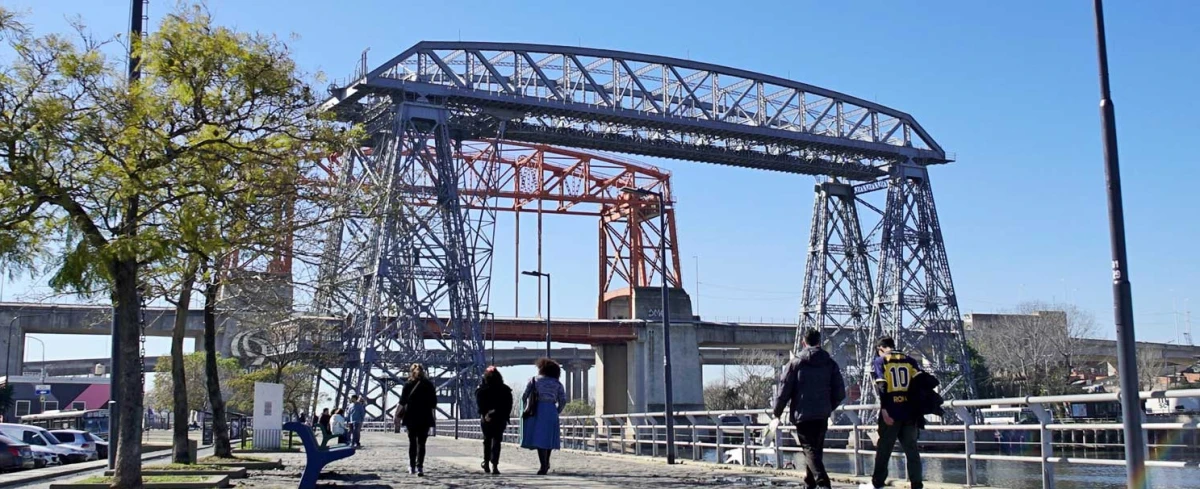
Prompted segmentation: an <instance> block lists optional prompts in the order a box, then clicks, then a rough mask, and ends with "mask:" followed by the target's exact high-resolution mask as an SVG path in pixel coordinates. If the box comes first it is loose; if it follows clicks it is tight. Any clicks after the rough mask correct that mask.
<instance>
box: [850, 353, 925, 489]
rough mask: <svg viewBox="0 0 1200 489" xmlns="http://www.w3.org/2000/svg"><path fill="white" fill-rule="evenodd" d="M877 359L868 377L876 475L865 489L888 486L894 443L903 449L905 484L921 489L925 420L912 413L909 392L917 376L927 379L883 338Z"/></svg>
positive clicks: (918, 368)
mask: <svg viewBox="0 0 1200 489" xmlns="http://www.w3.org/2000/svg"><path fill="white" fill-rule="evenodd" d="M875 352H876V353H877V354H878V356H877V357H876V358H875V361H874V362H873V363H872V368H871V376H872V377H874V378H875V388H876V391H877V392H878V394H879V404H880V408H879V441H878V443H876V447H875V473H874V474H873V475H872V476H871V485H867V484H863V485H861V486H859V487H861V488H864V489H871V488H882V487H883V486H884V483H885V482H887V477H888V462H889V461H890V460H891V458H892V450H893V449H894V448H895V446H896V440H897V439H898V440H900V446H901V447H902V448H903V449H904V460H905V463H906V467H907V468H908V482H909V484H910V487H912V489H922V488H923V487H924V483H923V482H922V477H921V455H920V452H918V451H917V437H918V436H919V435H920V433H921V426H922V425H923V424H924V421H925V418H923V417H922V416H921V415H920V414H918V413H917V412H915V409H913V405H912V402H911V399H909V397H910V395H909V388H910V386H912V380H913V378H914V377H916V376H917V375H928V374H925V372H924V371H922V370H921V367H920V365H918V364H917V362H916V360H913V359H912V357H910V356H908V355H905V354H904V353H901V352H899V351H897V350H896V340H894V339H892V338H890V337H883V338H880V339H879V342H878V343H876V344H875Z"/></svg>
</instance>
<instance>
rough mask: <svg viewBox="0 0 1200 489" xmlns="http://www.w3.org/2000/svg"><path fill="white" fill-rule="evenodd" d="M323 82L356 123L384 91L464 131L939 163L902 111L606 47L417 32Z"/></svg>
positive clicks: (476, 135)
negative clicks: (348, 73) (396, 48)
mask: <svg viewBox="0 0 1200 489" xmlns="http://www.w3.org/2000/svg"><path fill="white" fill-rule="evenodd" d="M363 72H365V66H364V67H363ZM332 92H333V97H332V98H331V99H329V100H328V101H327V102H325V104H323V109H326V110H336V111H338V113H339V114H340V115H341V116H342V117H343V118H346V119H347V120H353V121H357V122H364V123H367V124H368V125H370V124H371V122H372V120H373V118H374V117H375V114H378V113H379V111H378V110H377V109H376V107H378V105H379V104H388V103H392V102H391V101H392V100H395V99H396V98H397V97H399V99H400V100H406V99H426V100H438V101H441V102H442V103H445V104H447V106H449V107H450V108H451V109H452V110H453V117H452V121H451V123H452V125H454V126H455V127H456V128H458V130H461V131H464V132H466V134H465V136H466V137H468V138H472V139H487V138H489V137H491V136H494V135H496V134H497V133H498V128H499V126H500V123H501V122H503V123H505V124H506V129H505V131H504V137H505V138H506V139H510V140H521V141H527V142H531V143H543V144H553V145H558V146H572V147H579V148H588V149H597V150H603V151H614V152H623V153H634V154H640V155H646V156H657V157H665V158H675V159H682V160H692V161H702V162H710V163H719V164H727V165H734V166H741V167H749V168H757V169H767V170H777V171H785V172H792V173H805V174H816V175H831V176H838V177H842V178H846V179H849V180H874V179H876V178H878V177H880V176H883V175H885V174H886V173H885V170H884V169H883V168H881V167H882V166H885V165H886V164H887V163H888V162H897V161H912V162H915V163H918V164H934V163H944V162H947V161H949V160H948V158H947V157H946V153H945V151H943V150H942V148H941V147H940V146H939V145H938V144H937V142H935V141H934V140H933V138H931V137H930V136H929V134H928V133H926V131H925V130H924V129H923V128H922V127H921V126H920V124H918V123H917V122H916V120H914V119H913V118H912V116H910V115H908V114H906V113H904V112H900V111H897V110H895V109H891V108H889V107H885V106H882V105H879V104H875V103H872V102H869V101H866V100H862V99H859V98H855V97H851V96H849V95H845V94H842V93H838V92H835V91H832V90H826V89H823V88H819V87H814V86H811V85H806V84H803V83H799V82H795V81H792V80H786V79H783V78H779V77H775V76H770V75H764V74H759V73H753V72H749V71H745V70H739V69H735V68H728V67H723V66H717V65H712V64H707V63H699V62H693V61H688V60H681V59H675V58H668V57H662V56H652V55H645V54H636V53H626V52H619V51H610V50H600V49H590V48H582V47H567V46H547V45H533V44H511V43H486V42H421V43H418V44H416V45H415V46H413V47H411V48H409V49H408V50H406V51H404V52H403V53H401V54H400V55H398V56H396V57H395V58H392V59H391V60H389V61H388V62H386V63H384V64H383V65H381V66H379V67H377V68H376V69H374V70H372V71H370V72H366V73H363V74H361V75H359V76H356V79H355V80H353V81H351V82H350V83H348V84H346V85H345V86H341V87H335V88H334V89H333V90H332Z"/></svg>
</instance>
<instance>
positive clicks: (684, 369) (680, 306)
mask: <svg viewBox="0 0 1200 489" xmlns="http://www.w3.org/2000/svg"><path fill="white" fill-rule="evenodd" d="M661 291H662V289H660V288H657V287H637V288H633V289H626V290H624V291H620V292H619V293H617V294H614V295H612V296H610V297H609V298H607V300H606V301H605V304H604V310H603V313H604V314H605V316H606V317H607V318H609V319H643V320H646V321H647V323H646V326H645V327H643V328H638V337H637V339H636V340H634V341H628V342H625V343H624V344H607V345H596V346H594V349H595V350H596V368H597V370H596V383H597V384H598V388H597V389H596V413H597V414H621V413H630V412H653V411H662V410H664V408H665V404H666V396H665V393H666V390H665V389H664V376H663V370H664V366H663V323H662V292H661ZM668 294H669V295H668V298H669V300H670V302H671V304H670V306H671V311H670V314H671V321H672V322H671V369H672V374H673V379H672V381H673V384H674V385H673V394H674V399H673V401H674V404H675V409H676V410H677V411H685V410H699V409H703V408H704V377H703V369H702V368H701V362H700V338H699V335H698V333H697V327H696V323H695V322H694V319H695V318H693V317H692V307H691V299H690V298H689V297H688V295H687V292H685V291H684V290H683V289H678V288H676V289H670V291H669V292H668Z"/></svg>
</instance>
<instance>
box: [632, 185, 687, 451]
mask: <svg viewBox="0 0 1200 489" xmlns="http://www.w3.org/2000/svg"><path fill="white" fill-rule="evenodd" d="M621 190H622V191H624V192H627V193H630V194H635V195H653V196H654V197H655V200H657V201H658V236H659V239H658V259H659V266H660V267H661V268H662V270H661V272H662V273H661V275H662V276H661V277H660V279H661V280H662V324H663V377H664V384H666V385H665V387H666V392H665V393H664V396H663V397H664V398H665V399H664V400H665V401H666V402H665V406H664V408H665V411H666V412H665V414H666V418H667V464H668V465H671V464H674V463H675V402H674V401H675V399H674V398H675V391H674V388H673V387H672V382H671V307H670V301H668V300H667V298H668V295H667V294H668V292H669V291H670V289H669V288H668V286H667V212H666V199H665V197H664V196H663V194H662V192H655V191H653V190H646V189H640V188H634V187H625V188H622V189H621Z"/></svg>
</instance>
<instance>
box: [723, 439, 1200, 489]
mask: <svg viewBox="0 0 1200 489" xmlns="http://www.w3.org/2000/svg"><path fill="white" fill-rule="evenodd" d="M898 448H899V447H897V449H898ZM788 456H790V457H791V460H792V462H793V463H794V464H795V465H796V467H798V468H799V470H803V467H804V461H803V460H804V459H803V456H802V455H799V454H791V453H789V454H786V455H785V457H788ZM1072 456H1074V454H1072ZM850 458H851V457H850V455H846V454H840V453H827V454H825V467H826V468H827V469H828V470H829V471H830V472H835V473H840V474H850V473H853V472H854V469H853V466H852V465H851V463H850ZM1106 458H1108V457H1106ZM704 459H705V460H706V461H709V462H715V461H716V452H715V451H711V450H706V451H705V453H704ZM862 466H863V469H864V470H865V471H866V473H867V474H868V475H869V474H870V471H871V470H872V467H873V466H874V465H873V461H872V460H871V458H870V457H864V459H863V465H862ZM1054 470H1055V473H1054V480H1055V487H1056V488H1057V489H1125V487H1126V485H1125V466H1124V465H1122V466H1103V465H1082V464H1071V465H1066V464H1056V465H1055V466H1054ZM924 472H925V480H927V481H934V482H946V483H952V484H963V483H966V462H964V461H962V460H946V459H925V460H924ZM1147 472H1148V476H1149V482H1150V483H1149V487H1152V488H1154V489H1195V488H1197V487H1200V467H1197V466H1196V464H1195V463H1192V464H1191V467H1189V468H1184V469H1176V468H1158V467H1151V468H1149V469H1147ZM888 475H889V480H895V479H904V478H907V474H905V469H904V459H903V458H893V459H892V463H891V466H890V469H889V471H888ZM975 483H976V484H979V485H985V486H991V487H1001V488H1008V489H1041V487H1042V471H1041V465H1040V464H1037V463H1026V462H1007V461H995V460H979V461H976V462H975Z"/></svg>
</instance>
